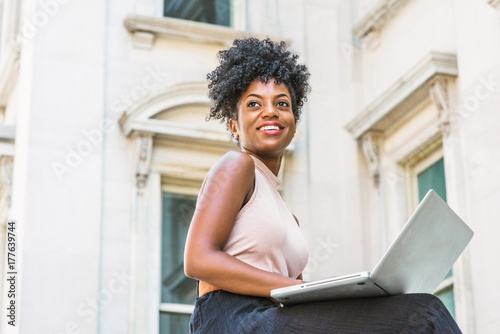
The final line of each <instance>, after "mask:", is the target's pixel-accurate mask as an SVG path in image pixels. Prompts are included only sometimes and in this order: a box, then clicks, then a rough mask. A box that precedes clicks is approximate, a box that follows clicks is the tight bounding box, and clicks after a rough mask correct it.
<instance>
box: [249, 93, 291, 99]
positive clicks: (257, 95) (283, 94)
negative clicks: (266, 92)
mask: <svg viewBox="0 0 500 334" xmlns="http://www.w3.org/2000/svg"><path fill="white" fill-rule="evenodd" d="M250 96H255V97H258V98H259V99H261V98H262V96H260V95H259V94H254V93H252V94H248V95H247V96H246V98H245V99H247V98H249V97H250ZM282 96H285V97H288V98H290V96H288V94H285V93H282V94H278V95H276V96H275V98H278V97H282Z"/></svg>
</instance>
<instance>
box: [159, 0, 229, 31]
mask: <svg viewBox="0 0 500 334" xmlns="http://www.w3.org/2000/svg"><path fill="white" fill-rule="evenodd" d="M230 1H231V0H165V7H164V8H165V9H164V15H165V16H169V17H175V18H178V19H184V20H191V21H197V22H204V23H211V24H218V25H222V26H226V27H229V25H230V17H231V6H230Z"/></svg>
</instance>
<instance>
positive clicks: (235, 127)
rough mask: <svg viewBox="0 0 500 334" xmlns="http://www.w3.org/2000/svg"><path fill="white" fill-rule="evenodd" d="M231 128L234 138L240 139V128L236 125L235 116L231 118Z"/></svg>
mask: <svg viewBox="0 0 500 334" xmlns="http://www.w3.org/2000/svg"><path fill="white" fill-rule="evenodd" d="M229 129H230V130H231V133H232V134H233V138H234V139H238V137H239V135H238V128H237V126H236V120H235V119H234V118H231V119H229Z"/></svg>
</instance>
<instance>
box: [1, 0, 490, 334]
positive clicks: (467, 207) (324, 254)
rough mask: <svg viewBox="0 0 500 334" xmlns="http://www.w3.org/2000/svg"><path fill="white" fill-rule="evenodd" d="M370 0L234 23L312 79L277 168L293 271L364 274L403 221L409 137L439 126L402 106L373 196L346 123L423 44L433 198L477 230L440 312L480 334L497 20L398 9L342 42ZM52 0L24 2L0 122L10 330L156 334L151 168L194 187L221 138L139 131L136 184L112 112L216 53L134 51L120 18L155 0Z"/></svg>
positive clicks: (471, 8) (477, 12)
mask: <svg viewBox="0 0 500 334" xmlns="http://www.w3.org/2000/svg"><path fill="white" fill-rule="evenodd" d="M54 1H56V0H54ZM47 3H50V4H52V5H51V6H47ZM376 3H377V2H376V1H356V2H354V1H350V0H338V1H328V0H314V1H312V0H287V1H285V0H279V1H278V0H273V1H263V0H262V1H261V0H259V1H249V0H247V1H246V26H247V30H248V31H249V32H252V33H258V34H261V36H262V35H266V34H269V35H272V36H275V37H278V38H283V39H287V40H289V41H290V42H291V46H290V48H291V49H293V50H295V51H297V52H298V53H299V54H300V56H301V57H300V60H301V61H302V62H304V63H306V64H307V66H308V67H309V69H310V72H311V86H312V92H311V94H310V96H309V101H308V102H307V103H306V106H305V107H304V111H303V116H302V119H301V121H300V123H299V131H298V136H297V138H296V140H295V142H294V149H293V151H292V152H288V153H287V155H286V159H285V170H284V172H283V178H284V186H283V197H284V198H285V200H286V201H287V203H288V205H289V207H290V208H291V209H292V211H293V212H294V213H295V215H296V216H297V217H298V218H299V221H300V222H301V226H302V228H303V230H304V233H305V234H306V236H307V240H308V242H309V246H310V250H311V257H310V263H309V266H308V268H307V269H306V270H305V273H304V274H305V278H306V279H315V278H323V277H327V276H331V275H342V274H348V273H350V272H354V271H361V270H370V269H372V268H373V266H374V265H375V264H376V262H377V261H378V259H379V258H380V256H381V255H382V253H383V252H384V251H385V248H386V247H387V245H388V244H389V243H390V242H391V241H392V239H393V238H394V237H395V235H396V234H397V233H398V231H399V228H400V227H401V224H403V223H404V221H405V219H406V217H407V215H408V213H409V211H411V205H410V204H408V203H409V202H408V200H407V198H406V194H407V187H408V186H407V179H406V177H407V176H406V175H405V174H404V170H402V167H401V166H400V165H398V161H400V159H399V158H400V156H402V155H404V154H403V153H401V152H410V151H411V150H412V149H413V148H415V147H416V146H418V145H416V144H415V141H414V140H413V141H412V139H414V138H413V136H416V137H418V138H424V137H425V133H424V132H425V131H431V132H432V131H434V132H433V133H439V131H440V130H439V122H438V114H439V109H438V108H437V107H436V105H435V103H433V101H432V100H431V99H430V98H429V96H428V94H429V93H428V91H426V90H422V92H424V93H425V94H424V93H422V94H424V95H425V96H426V97H425V98H422V100H420V101H418V103H414V102H415V101H413V102H412V103H408V102H406V104H405V103H402V104H401V106H400V107H401V108H403V109H405V110H407V111H408V115H410V114H411V115H410V116H411V117H410V116H408V117H407V118H405V119H399V120H396V121H395V122H394V124H392V126H389V127H388V128H387V130H386V132H385V133H384V136H383V141H382V146H381V156H380V162H381V183H380V187H378V188H377V187H375V185H374V182H373V178H372V177H371V176H370V173H371V169H370V167H369V166H368V164H367V163H366V159H365V157H364V155H363V150H362V148H361V145H360V144H359V143H358V141H357V140H356V138H354V137H353V136H352V135H351V134H350V133H349V132H348V131H347V130H346V129H345V126H346V124H348V123H349V122H350V121H351V120H352V119H354V118H355V117H356V116H357V115H359V113H360V112H362V110H364V108H365V107H367V106H370V104H371V103H372V101H373V100H374V99H375V98H377V97H378V96H380V94H381V93H382V92H384V91H386V90H387V88H388V87H390V86H391V85H392V84H393V83H394V82H395V81H397V80H399V79H400V78H401V77H402V75H403V74H405V73H407V72H408V70H410V69H411V68H412V66H413V65H414V64H415V63H416V62H417V61H419V60H421V59H422V57H423V56H424V55H425V54H428V53H429V51H438V52H443V53H450V54H456V55H457V62H458V66H457V68H458V75H457V77H456V78H455V77H450V78H449V79H450V81H449V85H448V90H449V92H450V95H451V97H452V100H451V108H452V112H453V113H454V114H453V115H454V118H453V120H454V122H452V126H451V131H450V135H449V136H448V137H445V138H443V139H442V141H443V148H442V151H443V155H444V156H445V161H446V166H445V168H446V174H447V191H448V197H449V203H450V205H451V206H452V207H453V208H454V209H455V210H456V211H457V212H458V213H459V215H460V216H462V217H463V218H464V220H465V221H466V222H467V223H468V224H469V225H470V226H471V228H472V229H473V230H474V231H475V232H476V235H475V237H474V239H473V241H472V242H471V244H470V246H469V247H468V249H467V250H466V252H465V253H464V256H463V257H462V258H461V260H460V261H459V264H458V267H457V270H456V272H455V275H456V276H457V277H456V282H455V289H456V291H457V293H456V296H457V297H456V298H457V300H456V303H457V319H458V321H459V324H460V326H461V328H462V330H463V331H464V333H496V332H498V330H499V329H500V322H499V320H498V317H497V314H498V311H499V310H500V305H499V303H500V302H499V301H500V295H499V293H498V292H497V291H498V289H496V288H495V286H494V284H493V283H494V282H493V280H492V279H491V278H492V277H496V276H497V275H498V274H499V273H500V269H499V266H498V263H497V262H498V261H496V260H495V256H494V254H497V253H498V251H499V249H498V245H497V242H496V235H497V234H499V233H500V230H499V227H498V226H497V225H498V224H496V222H497V221H498V218H499V217H497V216H498V213H497V211H498V210H495V208H496V207H498V204H499V203H498V202H499V199H500V187H499V184H500V182H499V181H500V180H498V172H497V171H498V169H499V168H497V167H498V166H499V161H500V159H499V157H498V154H497V152H498V149H499V147H498V146H499V143H500V141H499V137H498V133H499V131H497V130H498V126H499V125H498V124H500V119H499V117H500V116H499V115H500V113H499V112H498V111H499V107H498V106H499V105H500V103H499V102H500V92H499V88H500V62H499V61H498V59H500V44H499V43H497V42H498V40H499V39H500V13H499V11H498V10H496V9H495V8H494V7H493V6H492V5H489V4H488V3H487V2H481V3H478V2H477V1H468V0H450V1H444V0H442V1H431V0H419V1H417V0H408V1H406V2H405V4H403V5H402V6H400V7H399V8H397V9H395V10H394V12H393V13H391V15H390V16H387V17H386V18H385V19H384V22H382V24H381V28H380V29H379V31H378V33H377V34H376V35H375V36H374V37H375V38H374V39H371V40H370V41H369V43H368V42H367V41H366V40H364V41H361V40H354V41H353V37H352V36H353V35H352V34H353V32H352V29H353V27H354V26H355V25H356V24H357V23H358V22H359V20H360V19H361V18H362V17H363V15H364V14H366V13H369V12H370V10H371V9H372V8H373V6H375V5H376ZM55 4H56V2H50V1H49V2H47V1H42V0H39V1H36V0H31V1H24V2H23V8H22V15H21V18H22V21H21V33H22V34H24V35H23V36H24V37H25V40H24V43H23V44H22V54H21V63H20V72H19V80H18V82H17V85H16V87H15V88H14V90H13V91H12V94H11V97H10V99H9V102H8V105H7V108H6V117H5V120H4V123H5V124H15V125H16V144H15V165H14V168H15V170H14V180H13V193H12V195H13V197H12V208H11V213H10V217H12V218H15V219H17V220H18V223H19V235H20V238H21V239H20V240H21V241H20V250H19V254H20V265H22V267H21V268H22V269H21V270H20V272H21V275H20V278H21V281H20V285H19V289H20V292H21V297H20V302H21V308H20V314H19V321H20V327H19V332H20V333H61V332H62V333H71V332H78V330H80V332H81V333H101V332H102V333H104V332H105V333H126V332H129V333H142V332H147V333H157V324H158V319H157V316H158V312H157V307H158V302H159V301H158V298H159V297H158V294H157V292H158V290H157V289H158V287H157V286H156V285H157V283H158V279H157V278H156V275H157V274H158V270H159V269H158V267H157V265H155V263H156V262H155V261H157V260H158V258H157V257H156V256H157V254H156V253H155V252H156V251H157V248H155V247H157V246H158V244H157V243H156V244H155V242H157V239H155V233H156V232H157V231H156V230H155V228H157V227H158V226H157V224H158V221H159V217H161V213H160V206H159V204H158V196H156V195H158V194H159V192H160V190H161V176H162V175H163V176H168V177H176V176H177V177H179V178H183V179H186V180H190V181H189V182H192V184H194V183H196V182H199V181H201V178H202V176H203V175H204V173H205V172H206V170H208V168H209V167H210V166H211V164H212V163H213V162H214V161H216V160H217V158H218V157H219V156H220V155H222V154H223V152H224V151H225V150H229V149H231V148H234V144H233V146H231V144H228V143H225V142H223V141H221V142H218V144H216V145H212V144H213V143H212V142H210V143H206V142H205V143H204V142H203V141H200V140H192V139H189V138H183V139H179V138H177V137H176V138H175V139H172V138H170V137H168V136H165V135H159V134H155V136H154V137H153V144H152V153H151V165H150V166H149V170H150V175H149V176H148V181H147V182H148V183H147V186H146V187H145V188H144V189H142V190H141V189H140V190H139V191H138V189H137V179H136V173H137V171H138V167H137V166H138V159H139V157H138V155H139V151H138V147H137V144H138V139H137V135H138V134H140V133H139V132H137V131H136V132H134V134H133V135H130V136H126V135H125V134H124V133H123V131H122V129H121V128H120V125H119V120H120V117H122V116H123V113H124V112H127V111H128V112H130V111H131V110H135V109H134V108H135V107H137V105H138V104H140V103H141V102H144V101H146V100H148V98H152V97H154V96H155V95H157V94H160V93H162V92H165V91H166V90H167V89H169V88H172V87H177V85H179V84H182V83H186V82H203V81H205V80H206V74H207V72H209V71H210V70H212V69H213V68H214V67H215V66H216V63H217V60H216V53H217V51H218V50H220V49H222V48H224V47H225V45H224V44H221V43H218V44H217V43H207V42H200V41H193V40H192V39H191V40H186V39H185V40H182V39H174V38H171V37H168V36H167V37H165V36H157V37H156V39H155V41H154V44H153V46H152V48H151V49H150V50H147V49H141V48H137V47H135V46H134V45H133V42H134V40H133V38H132V35H131V33H130V32H129V31H128V30H127V29H126V28H125V27H124V21H125V18H126V17H127V15H129V14H143V15H157V16H161V1H158V0H152V1H135V0H128V1H123V0H120V1H118V0H113V1H86V2H83V1H81V0H72V1H66V3H63V1H61V2H60V3H59V2H58V4H59V5H55ZM44 15H45V16H44ZM44 17H47V18H48V19H47V20H46V21H43V19H44ZM37 20H38V21H37ZM30 24H31V26H30ZM32 26H33V27H35V28H36V29H35V30H33V29H32ZM30 29H32V30H30ZM495 41H497V42H495ZM362 42H365V44H362ZM478 87H479V88H478ZM419 94H420V93H419ZM424 95H422V96H424ZM203 108H207V105H206V104H203V103H199V104H197V107H189V108H188V107H186V106H185V105H178V106H176V108H174V109H175V110H176V111H173V112H165V113H159V114H157V115H155V116H153V118H154V119H155V120H157V121H162V120H163V121H173V122H179V123H183V122H185V123H189V124H196V127H197V129H199V130H200V131H208V130H211V131H214V132H217V131H223V130H224V125H220V124H217V123H210V124H208V123H205V122H203V121H202V120H201V121H200V120H198V121H193V120H194V118H196V117H199V116H200V115H201V114H202V113H203ZM160 111H161V110H158V112H160ZM134 131H135V130H134ZM408 143H409V144H408ZM405 145H407V147H406V148H405ZM412 145H413V146H412ZM402 147H403V148H402ZM405 154H406V153H405ZM398 159H399V160H398ZM183 166H184V167H186V168H183ZM398 176H399V178H397V177H398ZM394 177H396V179H394ZM186 182H187V181H186ZM155 196H156V197H155ZM395 203H397V204H395ZM155 224H156V225H155ZM155 240H156V241H155ZM155 254H156V255H155ZM141 256H143V257H147V258H148V261H149V262H148V261H146V262H147V263H145V264H144V263H141V261H139V260H142V259H143V258H141ZM142 265H144V267H141V266H142ZM141 268H143V269H144V270H143V269H141ZM99 300H100V302H98V301H99ZM2 325H3V324H2ZM0 328H1V330H2V332H3V330H4V329H5V327H0Z"/></svg>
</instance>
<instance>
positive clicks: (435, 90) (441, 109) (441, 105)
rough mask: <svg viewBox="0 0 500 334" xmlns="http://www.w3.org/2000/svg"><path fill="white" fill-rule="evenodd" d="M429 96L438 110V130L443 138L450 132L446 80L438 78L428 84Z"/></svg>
mask: <svg viewBox="0 0 500 334" xmlns="http://www.w3.org/2000/svg"><path fill="white" fill-rule="evenodd" d="M429 96H430V97H431V100H432V102H433V103H434V105H435V106H436V109H437V110H438V123H439V129H440V130H441V133H442V135H443V137H445V138H446V137H448V135H449V134H450V131H451V101H450V92H449V84H448V79H447V78H446V77H441V76H438V77H436V78H435V79H433V80H432V81H431V83H430V89H429Z"/></svg>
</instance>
